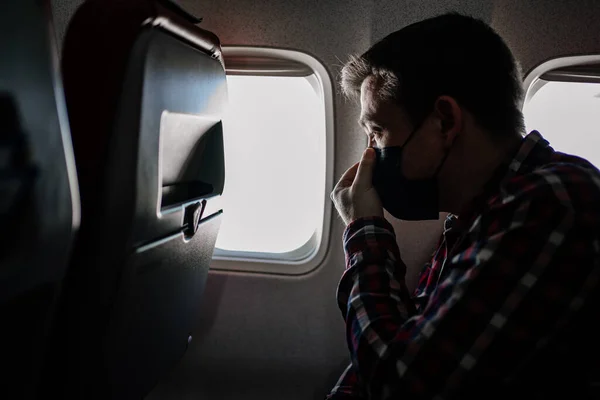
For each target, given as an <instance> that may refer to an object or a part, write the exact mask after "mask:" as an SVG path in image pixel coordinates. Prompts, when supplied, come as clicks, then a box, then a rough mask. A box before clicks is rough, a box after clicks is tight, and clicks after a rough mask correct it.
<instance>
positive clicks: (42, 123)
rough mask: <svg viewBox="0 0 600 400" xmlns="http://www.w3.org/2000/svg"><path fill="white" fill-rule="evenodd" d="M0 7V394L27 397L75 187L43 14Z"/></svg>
mask: <svg viewBox="0 0 600 400" xmlns="http://www.w3.org/2000/svg"><path fill="white" fill-rule="evenodd" d="M43 3H44V2H40V1H34V0H18V1H16V0H15V1H5V2H2V4H1V5H0V54H1V55H2V56H1V58H2V61H1V62H0V325H1V329H0V364H1V368H0V369H1V370H2V377H1V378H0V397H2V398H11V399H30V398H35V397H36V393H37V392H38V391H39V383H40V378H41V370H42V365H43V362H44V357H45V355H46V353H47V351H48V349H49V330H50V328H51V325H52V323H53V315H54V309H55V306H56V302H57V297H58V295H59V293H60V290H61V283H62V280H63V277H64V275H65V271H66V267H67V265H68V258H69V252H70V247H71V244H72V240H73V237H74V235H75V234H76V231H77V228H78V225H79V200H78V191H77V181H76V174H75V167H74V160H73V153H72V147H71V139H70V134H69V128H68V123H67V118H66V108H65V106H64V98H63V93H62V90H61V86H62V85H61V83H60V79H59V77H58V71H57V68H56V65H57V63H56V60H57V58H56V54H55V53H54V51H55V46H54V42H53V37H52V36H51V35H50V32H51V29H50V13H49V12H48V10H47V9H46V8H45V7H44V5H43Z"/></svg>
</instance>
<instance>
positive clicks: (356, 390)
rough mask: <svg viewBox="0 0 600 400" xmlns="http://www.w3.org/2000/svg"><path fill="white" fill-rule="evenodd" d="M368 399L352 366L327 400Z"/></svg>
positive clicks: (344, 373)
mask: <svg viewBox="0 0 600 400" xmlns="http://www.w3.org/2000/svg"><path fill="white" fill-rule="evenodd" d="M366 398H367V397H366V396H365V394H364V392H363V390H362V388H361V386H360V384H359V382H358V375H356V371H354V368H353V367H352V364H350V365H348V367H347V368H346V369H345V370H344V372H343V373H342V376H341V377H340V379H338V381H337V383H336V384H335V386H334V387H333V389H332V390H331V392H330V393H329V395H328V396H327V397H326V398H325V400H366Z"/></svg>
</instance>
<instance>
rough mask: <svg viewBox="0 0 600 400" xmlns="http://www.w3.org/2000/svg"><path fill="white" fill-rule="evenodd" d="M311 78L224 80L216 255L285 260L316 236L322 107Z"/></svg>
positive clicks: (320, 209)
mask: <svg viewBox="0 0 600 400" xmlns="http://www.w3.org/2000/svg"><path fill="white" fill-rule="evenodd" d="M310 78H311V77H310V76H309V77H297V76H251V75H242V76H238V75H230V76H228V77H227V84H228V91H229V106H228V110H227V113H226V115H225V116H224V118H223V135H224V145H225V168H226V179H225V188H224V192H223V209H224V210H225V213H224V215H223V222H222V226H221V230H220V233H219V237H218V240H217V248H218V249H220V250H224V251H228V252H257V253H289V252H293V251H295V250H297V249H299V248H301V247H303V246H305V245H306V244H307V243H308V242H309V241H310V240H311V238H313V237H314V235H315V232H317V231H318V230H319V229H321V227H322V225H323V218H324V205H323V201H324V200H323V199H324V198H325V176H326V173H325V172H326V171H325V170H326V168H325V167H326V166H325V161H326V132H325V129H326V124H325V108H324V101H323V97H322V93H320V92H319V90H318V85H317V86H315V85H314V84H312V82H311V80H310Z"/></svg>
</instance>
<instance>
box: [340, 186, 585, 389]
mask: <svg viewBox="0 0 600 400" xmlns="http://www.w3.org/2000/svg"><path fill="white" fill-rule="evenodd" d="M554 190H555V189H554V188H552V187H551V186H550V185H547V186H545V187H544V188H542V189H541V190H539V191H538V193H537V195H535V196H530V197H531V199H530V200H529V201H523V200H519V199H516V198H514V197H513V198H512V199H511V198H508V199H506V201H505V202H503V204H502V205H499V206H497V207H495V208H494V209H492V210H491V211H490V212H489V213H487V214H486V215H484V216H482V217H481V218H480V219H479V220H478V221H476V222H475V225H474V227H473V228H472V229H471V235H474V236H475V237H476V238H477V239H478V240H476V241H475V242H474V244H473V245H472V246H471V247H469V248H468V249H466V250H465V251H463V252H462V253H460V254H458V255H456V256H455V257H454V258H453V259H452V260H448V262H447V265H446V268H448V269H449V271H451V272H450V274H449V276H448V278H447V279H446V280H444V281H443V282H441V284H440V286H439V287H438V290H437V291H436V293H435V295H434V296H433V297H432V299H431V301H430V302H429V304H428V305H427V307H426V308H425V310H424V312H423V313H422V314H421V315H419V316H415V317H412V318H409V319H407V318H405V317H404V314H403V313H402V312H400V310H402V308H403V304H402V299H401V298H399V296H397V295H396V293H397V290H398V288H399V287H400V286H401V282H398V280H397V279H396V278H395V276H396V275H397V274H395V273H394V271H393V268H394V266H395V265H397V261H398V260H397V258H398V257H399V256H398V254H397V247H396V244H395V240H393V238H394V233H393V230H392V228H391V226H389V224H387V223H386V222H385V221H384V220H383V219H380V218H360V219H358V220H357V221H355V222H354V223H352V224H351V225H350V226H348V228H347V231H346V233H345V237H344V242H345V248H346V253H347V258H348V260H349V264H350V268H349V269H348V270H346V272H345V273H344V276H343V277H342V280H341V282H340V286H339V289H338V299H339V302H340V306H341V309H342V314H343V315H344V318H345V320H346V334H347V342H348V347H349V349H350V352H351V358H352V363H353V367H354V370H355V371H356V373H357V374H358V376H359V379H360V380H361V382H363V383H364V385H365V390H366V392H367V393H368V395H369V397H372V398H377V399H379V398H383V399H385V398H434V397H435V396H436V395H442V397H443V395H444V394H448V393H449V392H452V391H454V390H456V389H457V388H460V385H461V383H464V382H465V380H467V379H468V378H469V377H470V376H475V375H478V376H492V377H495V378H498V377H501V376H504V375H505V372H508V371H509V369H510V368H511V366H514V365H518V363H519V362H520V361H522V358H523V357H524V354H526V353H527V351H528V350H530V349H531V348H534V346H536V345H539V344H540V343H539V339H540V338H541V337H543V336H545V335H546V333H547V332H552V331H553V330H554V328H555V327H556V324H557V321H558V320H560V319H565V318H566V319H568V318H569V313H571V312H573V311H575V310H574V308H573V307H575V306H581V304H571V303H572V300H573V299H581V298H583V296H584V293H582V290H583V289H582V288H583V287H584V286H585V284H584V282H586V280H589V279H592V278H590V275H591V274H592V275H593V273H594V266H593V265H592V263H590V262H588V263H587V264H586V261H588V260H585V259H581V257H582V256H581V254H572V252H570V249H571V248H575V247H574V246H571V245H572V244H573V243H570V245H569V246H564V244H565V242H566V241H571V240H574V239H572V238H571V237H570V236H569V234H570V229H571V227H572V224H573V212H572V210H571V209H570V208H569V207H567V206H565V205H563V203H562V202H561V200H562V199H559V198H558V197H557V195H556V194H555V192H554ZM588 254H589V253H588ZM574 265H576V266H577V267H578V268H573V266H574ZM565 276H569V284H567V283H565V279H564V278H565ZM490 365H492V366H495V367H497V370H493V369H492V370H488V369H485V370H484V368H488V367H489V366H490Z"/></svg>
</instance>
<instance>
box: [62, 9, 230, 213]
mask: <svg viewBox="0 0 600 400" xmlns="http://www.w3.org/2000/svg"><path fill="white" fill-rule="evenodd" d="M197 21H198V19H197V18H196V17H194V16H192V15H191V14H189V13H187V12H185V11H184V10H183V9H181V8H180V7H179V6H177V5H176V4H174V3H172V2H171V1H167V0H87V1H85V2H84V3H83V4H82V5H81V7H79V9H78V10H77V11H76V13H75V15H74V16H73V18H72V19H71V22H70V24H69V27H68V30H67V34H66V37H65V40H64V45H63V57H62V73H63V83H64V91H65V97H66V102H67V108H68V113H69V121H70V125H71V132H72V137H73V146H74V150H75V158H76V163H77V170H78V176H79V183H80V194H81V199H82V204H83V205H87V206H88V207H87V208H88V209H89V208H93V207H94V204H96V203H97V202H98V201H99V198H100V197H101V195H102V191H103V186H102V185H103V184H104V182H103V176H102V171H103V165H106V162H107V160H108V153H109V149H108V148H109V143H110V135H111V132H112V128H113V124H114V119H115V113H116V111H117V104H118V102H119V101H118V100H119V98H120V95H121V93H122V85H123V82H124V81H125V73H126V70H127V65H128V62H129V59H130V56H131V51H132V49H133V47H134V44H135V43H136V40H137V38H138V37H139V35H140V34H141V33H142V32H144V31H145V30H147V29H149V28H152V29H161V30H162V31H164V32H165V33H167V34H169V35H171V36H173V37H175V38H177V39H178V40H180V41H183V42H185V43H187V44H189V45H190V46H192V47H193V48H195V49H197V50H199V51H201V52H203V53H205V54H207V55H208V56H210V57H212V58H213V59H216V60H218V61H219V62H220V63H221V65H223V56H222V53H221V46H220V43H219V39H218V37H217V36H216V35H215V34H213V33H211V32H209V31H206V30H204V29H201V28H199V27H198V26H196V25H194V22H197ZM85 208H86V207H85V206H84V207H83V209H82V219H83V220H85V218H86V210H85Z"/></svg>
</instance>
